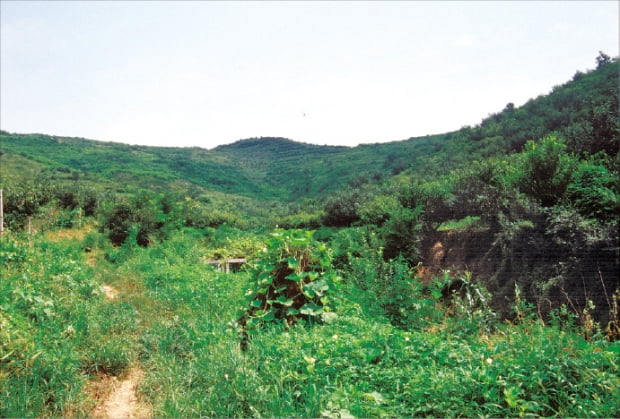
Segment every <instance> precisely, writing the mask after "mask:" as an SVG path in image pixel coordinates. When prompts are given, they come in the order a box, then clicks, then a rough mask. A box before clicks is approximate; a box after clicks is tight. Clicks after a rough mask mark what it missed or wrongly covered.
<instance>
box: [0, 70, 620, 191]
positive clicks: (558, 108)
mask: <svg viewBox="0 0 620 419" xmlns="http://www.w3.org/2000/svg"><path fill="white" fill-rule="evenodd" d="M617 89H618V61H617V60H611V61H610V62H605V63H602V64H599V66H598V68H597V69H596V70H593V71H589V72H587V73H582V72H577V73H576V74H575V76H574V77H573V80H571V81H569V82H567V83H565V84H563V85H561V86H556V87H555V88H554V89H553V90H552V92H551V93H549V94H547V95H542V96H539V97H538V98H535V99H532V100H530V101H528V102H527V103H526V104H525V105H523V106H521V107H519V108H515V107H514V106H513V105H512V104H510V103H509V104H508V105H506V107H505V109H504V110H503V111H501V112H499V113H497V114H493V115H490V116H489V117H488V118H486V119H484V120H483V121H482V122H481V123H480V124H478V125H476V126H474V127H464V128H462V129H460V130H458V131H454V132H450V133H446V134H440V135H434V136H426V137H418V138H410V139H408V140H404V141H397V142H390V143H383V144H368V145H360V146H357V147H334V146H318V145H311V144H303V143H298V142H295V141H291V140H288V139H283V138H253V139H247V140H241V141H237V142H235V143H233V144H229V145H225V146H219V147H217V148H215V149H213V150H205V149H201V148H197V147H195V148H173V147H165V148H163V147H145V146H130V145H124V144H117V143H111V142H100V141H92V140H86V139H81V138H63V137H55V136H48V135H41V134H10V133H8V132H6V131H2V132H1V133H0V150H1V152H0V153H1V154H3V156H2V157H1V159H2V160H0V161H1V162H7V163H3V164H2V166H3V167H1V168H0V170H1V172H0V173H1V174H2V179H1V180H0V183H6V182H8V181H10V179H11V178H14V177H15V176H16V175H15V173H14V172H15V170H16V167H15V165H14V164H9V163H8V161H9V160H11V156H15V155H18V156H20V158H21V159H22V160H21V161H22V162H26V161H30V162H34V163H36V165H40V166H41V167H42V168H44V169H48V170H56V171H59V170H60V171H69V172H73V173H77V174H78V176H86V177H92V178H93V179H99V180H100V181H108V182H114V183H116V184H120V185H134V186H136V187H140V188H151V189H163V188H166V187H168V186H169V185H170V184H171V183H174V182H176V181H179V180H180V181H183V182H188V183H189V184H192V185H196V186H199V187H202V188H205V189H207V190H213V191H218V192H224V193H230V194H237V195H243V196H247V197H252V198H257V199H261V200H296V199H299V198H319V197H321V196H324V195H326V194H329V193H330V192H334V191H337V190H339V189H341V188H342V187H343V186H344V185H346V184H347V183H353V184H360V183H365V182H369V181H376V180H379V179H382V178H387V177H391V176H393V175H395V174H398V173H400V172H402V171H406V173H408V174H409V175H411V176H415V177H420V178H432V177H434V176H436V175H437V174H441V173H445V171H446V170H448V169H452V168H456V167H459V166H462V165H464V164H467V163H468V162H470V161H471V160H476V159H484V158H486V157H489V156H493V155H501V154H509V153H513V152H516V151H520V150H521V148H522V147H523V145H524V143H525V142H526V141H527V140H530V139H534V140H535V139H539V138H541V137H543V136H546V135H549V134H551V133H556V134H559V135H561V136H563V137H565V138H566V139H567V141H568V143H569V145H570V146H571V149H572V150H573V151H577V152H580V151H584V152H594V151H596V150H607V151H608V152H611V153H610V154H614V152H615V151H617V148H618V136H619V134H618V133H619V132H620V129H619V124H618V119H617V115H618V102H617ZM24 159H26V160H24ZM17 170H18V169H17ZM11 173H13V174H11Z"/></svg>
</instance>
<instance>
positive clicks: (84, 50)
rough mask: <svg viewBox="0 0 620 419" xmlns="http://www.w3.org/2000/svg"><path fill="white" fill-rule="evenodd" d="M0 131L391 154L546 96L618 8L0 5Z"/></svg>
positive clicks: (585, 62) (599, 42)
mask: <svg viewBox="0 0 620 419" xmlns="http://www.w3.org/2000/svg"><path fill="white" fill-rule="evenodd" d="M0 7H1V38H0V42H1V49H0V53H1V73H0V78H1V89H0V92H1V93H0V106H1V113H0V116H1V118H0V126H1V128H2V129H4V130H7V131H10V132H20V133H29V132H39V133H45V134H53V135H62V136H78V137H85V138H91V139H98V140H105V141H118V142H124V143H129V144H145V145H146V144H148V145H162V146H199V147H204V148H212V147H215V146H216V145H218V144H226V143H231V142H233V141H236V140H238V139H242V138H248V137H259V136H282V137H288V138H291V139H293V140H297V141H303V142H309V143H314V144H330V145H357V144H360V143H369V142H385V141H397V140H403V139H406V138H409V137H413V136H422V135H426V134H435V133H441V132H447V131H451V130H455V129H458V128H460V127H462V126H464V125H475V124H477V123H479V122H480V121H481V120H482V119H483V118H484V117H485V116H487V115H488V114H489V113H493V112H498V111H500V110H501V109H503V107H504V106H505V105H506V103H508V102H513V103H515V105H521V104H523V103H525V102H526V101H527V100H528V99H529V98H532V97H536V96H538V95H540V94H544V93H548V92H549V91H550V90H551V89H552V88H553V86H555V85H558V84H561V83H564V82H566V81H568V80H569V79H570V78H571V77H572V76H573V75H574V74H575V72H576V71H577V70H581V71H585V70H588V69H591V68H593V67H594V66H595V58H596V56H597V55H598V52H599V50H602V51H604V52H606V53H607V54H609V55H611V56H617V55H618V49H619V45H618V44H619V41H618V2H616V1H583V2H579V1H547V2H536V1H518V2H507V1H496V2H492V1H486V2H473V1H467V2H465V1H463V2H448V1H430V2H424V1H409V2H404V1H394V2H386V1H378V2H370V1H363V2H355V1H346V2H345V1H343V2H326V1H316V2H301V1H290V2H280V1H276V2H264V1H257V2H228V1H227V2H214V1H204V2H200V1H192V2H165V1H158V2H145V1H139V2H126V1H119V2H108V1H82V2H80V1H69V2H59V1H44V2H35V1H23V2H22V1H2V2H1V3H0Z"/></svg>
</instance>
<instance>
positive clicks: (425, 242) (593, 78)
mask: <svg viewBox="0 0 620 419" xmlns="http://www.w3.org/2000/svg"><path fill="white" fill-rule="evenodd" d="M618 85H619V66H618V60H617V59H612V58H610V57H608V56H606V55H605V54H602V53H601V54H600V55H599V57H597V59H596V68H595V69H594V70H591V71H587V72H580V71H578V72H577V73H576V74H575V76H574V77H573V79H572V80H570V81H568V82H567V83H565V84H563V85H561V86H556V87H554V88H553V89H552V91H551V92H549V93H548V94H545V95H541V96H539V97H537V98H533V99H531V100H530V101H528V102H527V103H526V104H524V105H523V106H520V107H515V106H514V105H512V104H511V103H508V104H507V105H506V107H505V108H504V109H503V110H501V111H500V112H498V113H496V114H493V115H489V116H488V117H487V118H485V119H484V120H483V121H481V122H480V123H479V124H476V125H473V126H467V127H463V128H461V129H460V130H458V131H455V132H449V133H444V134H438V135H430V136H426V137H419V138H410V139H406V140H403V141H399V142H392V143H384V144H368V145H360V146H357V147H331V146H318V145H311V144H303V143H298V142H295V141H292V140H289V139H283V138H253V139H245V140H240V141H238V142H235V143H233V144H229V145H224V146H219V147H217V148H215V149H212V150H206V149H201V148H157V147H145V146H130V145H124V144H115V143H106V142H98V141H91V140H86V139H80V138H64V137H56V136H50V135H44V134H15V133H8V132H5V131H2V132H1V134H0V175H1V178H0V189H2V190H3V198H4V202H3V204H4V205H3V207H4V220H3V221H4V224H3V225H4V227H5V228H6V231H5V232H4V234H3V235H2V237H1V238H0V243H1V245H2V247H1V248H0V269H2V277H3V280H2V282H1V284H0V350H1V352H0V366H1V368H2V369H1V370H0V417H13V416H18V417H31V416H32V417H34V416H71V417H82V416H93V415H95V416H97V415H98V414H99V413H97V412H99V411H100V408H101V406H100V405H101V403H100V402H101V399H104V398H105V396H104V395H103V394H104V393H105V392H104V391H102V390H101V388H102V386H104V383H106V382H107V381H106V380H109V377H110V376H114V377H123V376H124V375H128V376H141V377H143V379H142V381H141V384H140V386H139V390H138V396H139V398H140V399H141V400H143V401H144V403H145V404H146V405H148V406H149V409H151V411H152V415H153V416H156V417H164V416H165V417H199V416H217V417H250V416H251V417H255V416H270V417H276V416H278V417H279V416H291V417H293V416H294V417H333V418H336V417H379V416H427V417H456V416H459V417H462V416H466V417H478V416H498V417H499V416H503V417H507V416H510V417H514V416H554V417H565V416H572V417H585V416H587V417H617V416H618V415H620V410H619V409H618V403H617V396H616V395H617V394H618V392H619V391H620V370H619V369H618V365H617V362H616V361H615V360H616V359H617V356H618V354H619V353H620V346H618V345H619V343H620V342H618V339H619V338H620V323H619V322H620V310H619V308H618V302H619V299H620V284H619V281H618V274H619V272H620V246H619V232H618V219H619V217H620V160H619V154H618V151H619V146H620V122H619V120H618ZM508 99H509V98H508ZM231 258H243V259H247V260H248V263H246V264H245V265H244V266H242V267H241V268H240V270H239V271H238V272H237V271H235V272H230V273H225V272H221V271H218V270H217V269H215V267H214V266H215V265H214V262H213V261H214V260H223V261H225V260H227V259H231ZM109 290H112V291H110V292H108V291H109ZM136 371H137V372H136Z"/></svg>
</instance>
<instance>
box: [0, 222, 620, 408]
mask: <svg viewBox="0 0 620 419" xmlns="http://www.w3.org/2000/svg"><path fill="white" fill-rule="evenodd" d="M97 235H98V233H96V232H93V231H92V230H88V229H84V230H80V231H60V232H55V233H47V234H41V235H37V236H34V237H30V236H27V235H15V234H7V235H5V236H3V237H2V239H1V240H2V242H1V244H2V247H1V251H0V263H1V264H2V270H3V274H2V276H3V281H2V285H1V288H0V292H1V294H0V295H1V303H0V310H1V311H0V315H1V317H0V321H1V323H0V325H1V329H0V333H1V339H0V341H1V342H2V343H1V346H0V349H1V351H2V352H1V353H0V360H1V364H0V365H1V367H2V370H1V374H0V380H1V381H0V416H2V417H35V416H36V417H40V416H56V417H58V416H73V417H81V416H89V414H90V413H92V409H94V408H95V406H96V405H97V403H98V402H99V401H98V400H96V398H95V397H94V396H93V393H92V392H90V393H89V392H88V391H87V389H88V388H89V386H92V383H93V382H97V381H98V380H99V381H101V380H102V377H104V376H122V375H123V373H126V372H127V371H128V370H129V369H130V368H139V369H140V370H141V371H142V379H141V382H140V384H139V387H138V391H137V394H138V397H139V399H140V400H141V401H142V402H143V403H145V404H147V405H149V406H150V407H151V409H152V415H153V416H154V417H203V416H210V417H284V416H287V417H334V418H335V417H384V416H399V417H405V416H425V417H463V416H465V417H479V416H492V417H497V416H503V417H509V416H510V417H517V416H519V417H522V416H554V417H569V416H570V417H617V416H618V415H619V414H620V411H619V410H618V399H617V394H618V391H619V390H620V375H619V372H620V371H619V368H618V364H617V359H618V355H619V352H620V346H619V343H618V342H614V343H611V342H608V341H606V340H605V339H604V336H603V335H602V334H601V333H599V334H597V333H596V330H595V329H592V330H590V331H589V332H591V333H589V334H588V333H585V332H584V330H583V328H580V327H577V326H575V325H574V324H573V323H572V322H571V319H570V316H568V315H567V314H566V313H562V312H558V313H556V316H555V317H554V320H553V321H552V322H547V323H546V324H544V323H543V322H542V320H540V319H539V318H538V317H537V316H536V314H535V313H534V312H533V311H532V310H531V308H529V307H528V306H527V304H525V303H523V304H520V305H519V304H517V306H516V307H515V310H517V312H518V316H517V319H518V321H516V320H515V322H512V323H508V322H501V321H498V320H497V319H496V318H495V317H494V316H493V313H492V312H491V311H490V310H489V309H488V308H485V307H484V306H482V305H479V304H473V305H472V304H470V303H468V300H467V298H466V297H467V295H469V294H467V295H465V296H464V298H462V299H460V298H457V299H453V300H450V301H446V300H444V299H442V296H441V293H440V292H438V290H439V288H432V287H431V288H424V287H422V286H421V285H420V284H419V282H417V280H416V278H415V276H414V275H413V274H412V272H411V271H408V270H407V268H405V267H402V269H400V270H399V268H398V267H396V268H395V267H394V264H393V265H392V268H390V269H391V270H388V271H386V266H385V265H381V262H380V261H378V260H376V261H374V262H373V261H372V260H369V259H367V258H366V259H364V260H361V259H359V260H354V259H350V260H349V267H348V268H344V267H342V266H344V265H342V266H341V267H340V268H338V269H336V267H334V266H332V265H331V260H332V259H330V262H329V267H330V269H331V268H333V269H334V272H337V273H338V274H339V280H338V281H337V282H335V283H334V285H333V289H330V290H329V292H330V294H329V298H330V299H329V304H327V303H326V305H325V309H326V310H327V307H329V312H330V313H331V315H330V316H328V317H325V319H324V321H314V322H310V323H308V322H304V321H299V322H297V323H296V324H292V325H289V326H287V325H286V323H281V322H277V321H272V322H269V321H265V322H259V323H257V324H258V326H257V327H255V328H253V329H250V330H248V333H249V343H248V345H247V349H246V350H242V349H241V347H240V333H239V332H240V330H239V324H238V323H237V320H238V319H239V318H240V316H242V314H243V313H244V312H247V308H248V299H247V298H246V297H244V295H246V294H248V293H247V291H248V290H253V289H254V290H255V289H256V287H257V283H256V278H257V272H256V269H257V268H253V269H254V270H253V269H250V270H249V271H246V272H240V273H231V274H225V273H222V272H217V271H215V270H214V269H213V268H212V267H210V266H209V265H207V264H205V263H204V256H205V254H207V253H208V252H209V249H208V241H206V240H205V239H203V238H200V237H198V236H197V235H196V234H193V233H192V232H191V231H185V232H178V233H176V234H175V235H174V236H173V237H171V238H170V239H169V240H167V241H166V242H164V243H160V244H156V245H153V246H151V247H149V248H140V247H121V248H112V247H110V246H109V245H106V244H105V242H104V241H103V240H99V239H98V238H97V237H96V236H97ZM261 238H262V239H263V240H265V243H266V244H265V245H266V246H268V241H269V240H270V239H269V238H268V237H267V238H265V237H264V236H260V237H259V236H257V237H256V240H259V239H261ZM93 242H98V243H101V245H100V246H98V247H96V248H95V249H92V250H90V251H89V252H85V251H84V250H85V248H86V247H87V246H85V243H88V245H89V249H90V246H91V245H92V243H93ZM281 245H282V246H284V247H286V246H289V245H292V244H291V243H287V242H286V240H284V241H283V242H281ZM307 245H308V246H320V243H319V242H315V241H313V240H311V241H309V242H308V243H307ZM333 248H334V249H335V248H337V246H335V243H334V246H333ZM280 251H283V250H282V249H280V250H278V249H273V248H269V250H268V252H267V253H265V256H264V257H265V258H267V259H268V258H272V257H275V258H276V259H277V258H278V257H281V254H278V255H276V253H278V252H280ZM337 256H338V255H337V254H333V253H332V255H331V257H337ZM109 260H114V261H115V262H114V263H112V262H110V261H109ZM394 263H396V265H397V262H394ZM356 264H357V265H356ZM361 264H365V265H364V266H361ZM372 264H375V265H374V266H373V265H372ZM354 265H356V266H354ZM363 272H365V274H362V273H363ZM372 272H375V274H374V275H375V276H376V277H375V278H372V277H371V276H372ZM437 281H440V280H439V279H437ZM103 285H106V286H109V287H113V288H114V290H115V291H116V292H117V294H116V296H115V297H114V298H113V299H110V298H106V295H105V293H104V288H103ZM390 290H391V291H392V293H391V294H390ZM249 294H251V293H249ZM394 304H396V305H397V306H398V307H401V308H407V310H408V314H407V317H402V316H401V317H398V313H397V311H398V310H396V312H395V311H394V310H393V308H394ZM395 319H400V321H395ZM584 336H585V337H587V339H586V338H585V337H584Z"/></svg>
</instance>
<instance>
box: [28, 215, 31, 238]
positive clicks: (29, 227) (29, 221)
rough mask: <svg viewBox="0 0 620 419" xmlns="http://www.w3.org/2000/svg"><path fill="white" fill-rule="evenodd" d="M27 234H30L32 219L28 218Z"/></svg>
mask: <svg viewBox="0 0 620 419" xmlns="http://www.w3.org/2000/svg"><path fill="white" fill-rule="evenodd" d="M28 234H32V217H28Z"/></svg>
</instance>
